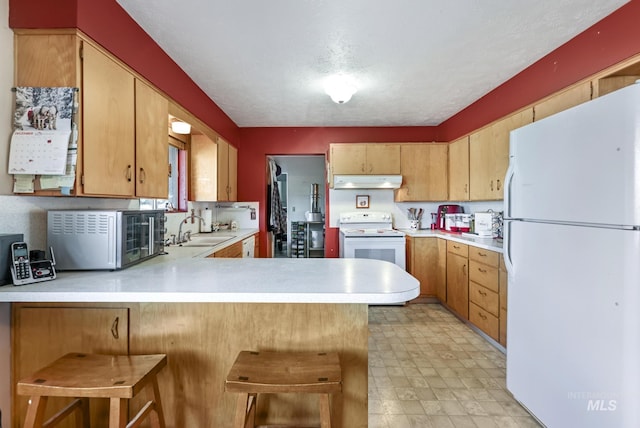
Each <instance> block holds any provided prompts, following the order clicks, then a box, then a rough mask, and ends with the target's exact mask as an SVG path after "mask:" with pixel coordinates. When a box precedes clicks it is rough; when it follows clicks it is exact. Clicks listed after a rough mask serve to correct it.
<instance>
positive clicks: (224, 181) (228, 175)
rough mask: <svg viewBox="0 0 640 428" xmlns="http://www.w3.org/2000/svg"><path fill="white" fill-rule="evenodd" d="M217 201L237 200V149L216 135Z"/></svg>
mask: <svg viewBox="0 0 640 428" xmlns="http://www.w3.org/2000/svg"><path fill="white" fill-rule="evenodd" d="M217 145H218V161H217V164H216V165H217V168H218V172H217V175H218V189H217V192H218V198H217V199H216V200H217V201H237V200H238V149H236V148H235V147H234V146H232V145H231V144H229V143H227V142H226V141H225V140H223V139H222V138H220V137H218V140H217Z"/></svg>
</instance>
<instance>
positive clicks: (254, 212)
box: [251, 208, 256, 220]
mask: <svg viewBox="0 0 640 428" xmlns="http://www.w3.org/2000/svg"><path fill="white" fill-rule="evenodd" d="M255 219H256V210H254V209H253V208H251V220H255Z"/></svg>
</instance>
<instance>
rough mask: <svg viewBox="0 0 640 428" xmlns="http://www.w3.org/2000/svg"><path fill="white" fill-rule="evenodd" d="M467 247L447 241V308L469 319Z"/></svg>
mask: <svg viewBox="0 0 640 428" xmlns="http://www.w3.org/2000/svg"><path fill="white" fill-rule="evenodd" d="M468 251H469V246H468V245H465V244H459V243H457V242H452V241H447V300H446V302H447V306H449V308H450V309H451V310H453V311H454V312H455V313H457V314H458V315H459V316H460V317H462V318H464V319H465V320H466V319H469V259H468Z"/></svg>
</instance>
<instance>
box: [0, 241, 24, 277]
mask: <svg viewBox="0 0 640 428" xmlns="http://www.w3.org/2000/svg"><path fill="white" fill-rule="evenodd" d="M23 240H24V235H23V234H22V233H0V285H5V284H11V282H12V280H11V244H13V243H14V242H22V241H23Z"/></svg>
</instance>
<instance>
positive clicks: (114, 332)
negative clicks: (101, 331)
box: [111, 317, 120, 339]
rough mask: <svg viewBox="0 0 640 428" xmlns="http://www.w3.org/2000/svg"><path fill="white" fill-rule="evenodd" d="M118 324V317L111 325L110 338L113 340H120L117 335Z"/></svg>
mask: <svg viewBox="0 0 640 428" xmlns="http://www.w3.org/2000/svg"><path fill="white" fill-rule="evenodd" d="M119 322H120V317H116V319H114V320H113V324H111V336H113V338H114V339H119V338H120V334H119V333H118V323H119Z"/></svg>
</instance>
